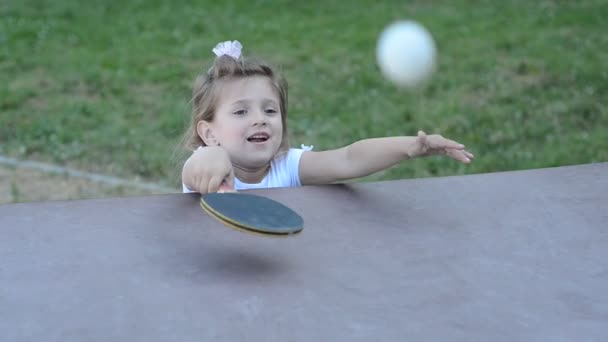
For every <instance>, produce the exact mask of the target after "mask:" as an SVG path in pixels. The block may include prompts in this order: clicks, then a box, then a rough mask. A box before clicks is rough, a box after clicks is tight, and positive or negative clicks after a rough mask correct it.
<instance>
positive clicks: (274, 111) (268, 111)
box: [264, 108, 278, 114]
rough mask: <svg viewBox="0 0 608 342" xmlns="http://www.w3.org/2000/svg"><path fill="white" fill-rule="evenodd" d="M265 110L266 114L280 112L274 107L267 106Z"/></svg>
mask: <svg viewBox="0 0 608 342" xmlns="http://www.w3.org/2000/svg"><path fill="white" fill-rule="evenodd" d="M264 112H265V113H266V114H276V113H278V112H277V110H276V109H274V108H266V110H264Z"/></svg>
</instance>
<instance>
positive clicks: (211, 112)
mask: <svg viewBox="0 0 608 342" xmlns="http://www.w3.org/2000/svg"><path fill="white" fill-rule="evenodd" d="M241 49H242V46H241V44H240V43H239V42H238V41H232V42H231V41H227V42H223V43H219V44H218V45H217V46H216V47H215V48H214V49H213V52H214V53H215V54H216V56H217V57H216V59H215V62H214V64H213V66H212V67H211V68H210V69H209V70H208V71H207V72H206V73H203V74H202V75H200V76H199V77H198V78H197V81H196V82H195V85H194V89H193V99H192V123H191V125H190V128H189V129H188V131H187V132H186V140H185V141H186V147H187V148H188V149H189V150H191V151H192V150H194V153H193V154H192V155H191V156H190V158H189V159H188V160H187V161H186V163H185V164H184V166H183V169H182V183H183V188H184V192H200V193H208V192H217V191H231V190H232V191H234V190H241V189H251V188H271V187H295V186H301V185H312V184H328V183H333V182H337V181H344V180H348V179H354V178H359V177H364V176H367V175H370V174H372V173H374V172H378V171H381V170H384V169H386V168H389V167H391V166H393V165H395V164H397V163H399V162H401V161H403V160H406V159H410V158H415V157H423V156H430V155H438V154H443V155H446V156H448V157H450V158H453V159H455V160H457V161H459V162H462V163H465V164H468V163H470V162H471V160H472V159H473V155H472V154H471V153H469V152H467V151H465V149H464V145H461V144H459V143H457V142H455V141H452V140H449V139H445V138H443V137H442V136H441V135H426V134H425V133H424V132H422V131H420V132H418V135H417V136H397V137H386V138H375V139H365V140H361V141H357V142H355V143H353V144H351V145H349V146H346V147H342V148H339V149H335V150H328V151H320V152H315V151H312V147H306V146H304V145H302V148H300V149H297V148H290V147H289V143H288V134H287V82H286V81H285V80H284V79H283V78H282V77H281V76H280V75H279V74H278V73H277V72H276V71H275V69H273V68H272V67H271V66H270V65H268V64H266V63H264V62H262V61H256V60H253V59H249V58H243V57H242V56H241Z"/></svg>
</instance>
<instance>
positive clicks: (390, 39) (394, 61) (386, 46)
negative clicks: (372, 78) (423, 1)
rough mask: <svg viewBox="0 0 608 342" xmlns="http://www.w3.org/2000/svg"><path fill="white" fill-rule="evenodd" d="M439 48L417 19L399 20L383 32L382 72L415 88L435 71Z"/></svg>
mask: <svg viewBox="0 0 608 342" xmlns="http://www.w3.org/2000/svg"><path fill="white" fill-rule="evenodd" d="M436 59H437V48H436V46H435V42H434V40H433V37H432V36H431V34H430V33H429V31H427V30H426V29H425V28H424V26H422V25H420V24H419V23H417V22H415V21H397V22H394V23H392V24H390V25H389V26H387V27H386V28H385V29H384V31H383V32H382V33H381V34H380V38H379V39H378V45H377V46H376V60H377V62H378V66H379V67H380V71H381V72H382V74H383V75H384V77H386V78H387V79H388V80H389V81H391V82H393V83H394V84H396V85H397V86H400V87H415V86H418V85H420V84H422V83H424V81H426V80H427V79H429V78H430V77H431V75H432V74H433V72H434V71H435V64H436Z"/></svg>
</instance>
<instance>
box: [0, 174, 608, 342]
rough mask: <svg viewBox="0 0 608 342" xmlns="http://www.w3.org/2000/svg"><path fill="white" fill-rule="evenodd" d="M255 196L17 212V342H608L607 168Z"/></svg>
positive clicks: (7, 297) (12, 303)
mask: <svg viewBox="0 0 608 342" xmlns="http://www.w3.org/2000/svg"><path fill="white" fill-rule="evenodd" d="M253 193H257V194H263V195H266V196H268V197H270V198H273V199H276V200H279V201H281V202H283V203H285V204H287V205H288V206H290V207H292V208H293V209H295V210H296V211H298V212H299V213H300V214H301V215H302V217H303V218H304V221H305V228H304V231H303V233H302V234H301V235H299V236H296V237H290V238H266V237H259V236H254V235H250V234H246V233H242V232H238V231H234V230H232V229H229V228H227V227H225V226H223V225H222V224H221V223H219V222H217V221H216V220H215V219H212V218H210V217H208V216H207V214H206V213H205V212H204V211H203V210H202V209H201V208H200V206H199V203H198V200H199V199H198V197H197V196H196V195H194V194H169V195H162V196H146V197H132V198H110V199H97V200H82V201H58V202H44V203H23V204H8V205H1V206H0V340H2V341H104V342H105V341H123V340H124V341H240V340H243V341H245V340H246V341H404V340H412V341H429V340H435V341H524V340H526V341H532V340H533V341H607V340H608V163H598V164H588V165H579V166H570V167H561V168H551V169H539V170H529V171H518V172H505V173H492V174H481V175H471V176H462V177H446V178H429V179H416V180H401V181H388V182H377V183H366V184H362V183H359V184H351V185H330V186H318V187H303V188H298V189H270V190H261V191H253Z"/></svg>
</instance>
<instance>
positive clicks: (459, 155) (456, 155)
mask: <svg viewBox="0 0 608 342" xmlns="http://www.w3.org/2000/svg"><path fill="white" fill-rule="evenodd" d="M446 154H447V155H448V156H449V157H450V158H452V159H455V160H458V161H459V162H463V163H465V164H468V163H470V162H471V159H469V157H467V156H466V155H465V154H464V153H463V152H462V151H460V150H447V153H446Z"/></svg>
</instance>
